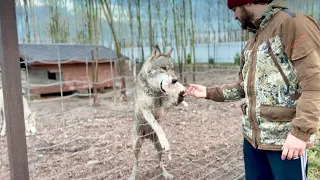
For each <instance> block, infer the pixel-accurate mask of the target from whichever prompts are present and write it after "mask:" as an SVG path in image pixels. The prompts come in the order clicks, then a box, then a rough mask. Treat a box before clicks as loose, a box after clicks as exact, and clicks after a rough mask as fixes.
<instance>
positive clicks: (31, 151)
mask: <svg viewBox="0 0 320 180" xmlns="http://www.w3.org/2000/svg"><path fill="white" fill-rule="evenodd" d="M46 46H49V48H50V49H54V50H55V52H56V54H55V55H54V56H55V57H56V58H55V59H56V61H47V60H46V59H47V58H48V57H47V55H43V57H41V55H39V54H38V56H37V60H30V59H29V58H30V57H28V56H27V55H26V56H25V57H21V59H20V61H21V62H20V63H21V67H23V71H22V88H23V90H24V96H25V97H26V98H27V100H28V103H29V106H30V109H31V111H32V112H35V113H36V124H35V127H36V129H37V133H36V134H35V135H31V136H28V137H27V149H28V163H29V174H30V179H39V180H40V179H41V180H44V179H59V180H61V179H127V178H128V177H129V176H130V174H131V169H132V165H133V160H134V155H133V147H132V133H131V131H132V120H133V103H137V102H134V101H133V99H132V94H133V89H134V84H133V76H132V71H130V70H129V68H128V66H126V68H125V69H126V74H125V76H123V77H124V78H125V79H126V89H125V90H126V92H127V94H128V96H129V100H128V101H120V100H119V99H117V97H118V96H119V94H120V91H121V90H124V89H123V87H121V83H120V79H121V78H123V77H122V76H120V75H119V74H116V73H115V74H116V75H115V76H111V77H109V78H107V79H103V78H102V79H101V78H100V79H99V80H98V81H96V82H94V81H93V80H92V72H93V70H92V66H90V65H92V64H93V62H92V59H89V58H87V59H86V60H84V61H79V60H77V59H73V58H72V57H71V58H70V59H61V57H60V56H61V55H62V54H61V49H59V46H58V45H46ZM26 49H27V48H24V46H23V45H20V52H25V51H27V50H26ZM64 51H67V52H68V49H67V50H64ZM39 53H41V52H39ZM77 53H81V52H76V53H75V54H77ZM24 54H28V52H25V53H24ZM70 62H75V63H76V64H77V66H76V68H75V69H73V70H72V71H73V72H74V73H76V71H80V70H85V71H84V73H83V74H82V75H83V76H84V77H85V78H80V80H79V79H77V78H75V79H70V78H68V76H65V74H64V70H65V67H64V66H66V65H67V66H72V64H71V63H70ZM108 62H109V63H110V64H111V65H110V66H108V67H106V68H105V67H101V68H102V69H99V71H101V70H103V71H108V72H116V66H112V64H116V63H117V62H116V61H108ZM36 63H38V65H37V64H36ZM127 63H128V62H127ZM39 64H42V66H41V67H40V65H39ZM231 64H232V63H231ZM99 66H100V65H99ZM44 67H47V69H45V68H44ZM103 68H105V69H103ZM56 70H57V71H56ZM238 70H239V68H238V66H234V65H223V66H222V65H221V66H219V64H216V66H215V67H213V66H208V65H199V66H198V67H197V71H196V72H192V71H191V68H190V69H189V70H187V71H186V72H184V75H185V76H187V83H188V82H189V83H190V82H191V81H192V74H195V75H196V77H197V78H196V80H197V81H196V82H195V83H199V84H200V83H201V84H204V85H208V86H209V85H214V84H222V83H226V82H229V81H233V80H235V77H236V75H237V72H238ZM52 73H53V74H54V75H53V74H52ZM80 74H81V73H80ZM50 76H51V77H50ZM52 76H54V78H52ZM177 76H179V74H177ZM45 77H46V78H47V79H43V78H45ZM108 83H109V84H112V86H116V88H113V87H109V88H108V87H103V86H101V87H100V88H99V89H100V91H99V92H98V94H97V96H98V102H97V104H96V105H95V104H94V97H95V95H94V93H93V91H92V88H93V87H94V85H103V84H108ZM84 85H85V86H84ZM68 86H73V87H87V90H86V91H85V92H83V88H82V89H81V90H82V92H80V91H78V90H77V89H76V88H75V89H72V88H71V89H70V88H69V89H68V88H66V87H68ZM53 87H59V88H58V91H57V92H55V93H53V92H52V93H51V94H50V96H48V95H42V96H41V97H37V98H34V96H33V95H34V93H35V92H36V93H40V94H41V88H49V89H52V88H53ZM39 89H40V90H39ZM186 101H187V102H188V103H189V106H188V107H182V106H177V107H174V108H173V109H171V110H169V111H168V114H167V116H166V117H165V118H164V119H163V120H161V122H162V121H163V124H162V127H163V129H164V131H165V132H166V133H167V134H166V135H167V138H168V141H169V144H170V145H171V149H170V153H172V159H171V160H169V159H168V158H167V153H165V154H164V157H163V160H164V161H165V164H166V165H167V167H166V168H167V170H168V171H169V173H172V174H173V175H174V176H175V179H237V178H242V177H243V172H244V170H243V163H242V159H241V158H242V154H241V138H240V137H241V131H240V125H239V126H235V127H234V128H231V129H228V124H229V123H230V122H227V120H226V121H222V122H219V121H221V119H222V118H225V119H228V118H233V116H235V115H233V114H230V113H229V112H228V111H227V110H228V108H230V107H231V108H233V105H230V104H228V103H226V104H225V105H220V104H219V105H218V104H216V103H214V102H210V103H212V104H213V106H212V107H211V106H210V108H212V110H216V112H218V113H219V114H215V115H214V114H208V116H207V117H204V116H202V114H200V112H201V111H202V109H199V106H201V107H204V106H203V105H201V103H202V102H198V101H196V100H194V99H191V98H189V99H188V98H186ZM4 103H5V102H4ZM221 108H222V109H221ZM235 108H237V107H235ZM204 110H207V109H204ZM209 115H214V116H216V117H209ZM190 117H192V118H193V120H192V122H190V120H188V118H190ZM210 119H213V120H210ZM219 119H220V120H219ZM232 123H237V121H235V122H232ZM219 124H220V125H221V124H223V125H225V126H224V128H225V130H222V129H220V128H221V127H222V126H218V125H219ZM208 126H212V127H208ZM7 154H8V151H7V144H6V138H5V137H0V171H1V175H0V179H9V177H10V173H9V164H8V156H7ZM156 155H157V152H156V150H155V148H154V147H153V145H152V144H151V141H150V142H148V141H145V143H144V144H143V147H142V149H141V153H140V158H139V168H138V177H139V178H138V179H159V178H160V177H161V171H159V169H158V168H157V166H158V159H157V158H156Z"/></svg>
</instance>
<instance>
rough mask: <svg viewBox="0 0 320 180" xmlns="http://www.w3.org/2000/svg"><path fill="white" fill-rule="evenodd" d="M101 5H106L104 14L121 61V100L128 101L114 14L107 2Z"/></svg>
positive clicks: (104, 1)
mask: <svg viewBox="0 0 320 180" xmlns="http://www.w3.org/2000/svg"><path fill="white" fill-rule="evenodd" d="M100 2H101V4H102V5H104V6H105V7H103V8H102V10H103V13H104V15H105V17H106V19H107V20H108V23H109V27H110V29H111V32H112V36H113V40H114V42H115V47H116V52H117V57H118V59H119V63H118V66H119V68H118V69H119V71H118V73H119V74H120V76H121V90H120V92H121V98H122V99H123V100H128V97H127V94H126V81H125V72H124V66H125V61H124V59H123V57H122V54H121V46H120V43H119V41H118V39H117V34H116V32H115V29H114V24H113V19H112V18H113V15H112V12H111V9H110V4H109V2H108V1H107V0H100Z"/></svg>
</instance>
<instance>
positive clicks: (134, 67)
mask: <svg viewBox="0 0 320 180" xmlns="http://www.w3.org/2000/svg"><path fill="white" fill-rule="evenodd" d="M127 5H128V11H129V20H130V21H129V26H130V38H131V40H130V46H131V59H132V61H133V82H134V83H135V82H136V74H137V73H136V69H137V68H136V61H135V59H134V36H133V15H132V7H131V6H132V5H131V0H127Z"/></svg>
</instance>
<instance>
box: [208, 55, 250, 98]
mask: <svg viewBox="0 0 320 180" xmlns="http://www.w3.org/2000/svg"><path fill="white" fill-rule="evenodd" d="M240 62H241V65H240V71H239V73H238V77H237V79H236V82H235V83H233V84H224V85H222V86H214V87H207V89H206V91H207V97H206V99H211V100H213V101H217V102H224V101H235V100H239V99H241V98H244V97H245V92H244V90H243V77H242V67H243V65H244V59H243V52H242V56H241V61H240Z"/></svg>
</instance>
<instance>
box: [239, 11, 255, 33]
mask: <svg viewBox="0 0 320 180" xmlns="http://www.w3.org/2000/svg"><path fill="white" fill-rule="evenodd" d="M240 9H241V12H242V16H241V18H239V22H240V24H241V28H242V29H247V30H249V31H255V30H257V27H256V26H255V25H254V24H253V23H252V20H253V13H249V12H248V11H247V10H246V9H245V8H244V7H243V6H241V7H240Z"/></svg>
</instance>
